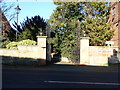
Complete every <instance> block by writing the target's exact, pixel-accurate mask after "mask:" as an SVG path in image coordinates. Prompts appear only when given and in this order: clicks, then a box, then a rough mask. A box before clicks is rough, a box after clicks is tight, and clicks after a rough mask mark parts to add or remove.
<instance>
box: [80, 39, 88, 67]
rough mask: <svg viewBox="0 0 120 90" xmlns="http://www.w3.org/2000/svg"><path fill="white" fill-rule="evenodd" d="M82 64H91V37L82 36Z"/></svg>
mask: <svg viewBox="0 0 120 90" xmlns="http://www.w3.org/2000/svg"><path fill="white" fill-rule="evenodd" d="M80 64H85V65H87V64H89V37H80Z"/></svg>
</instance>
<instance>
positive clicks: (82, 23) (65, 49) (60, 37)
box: [50, 0, 113, 57]
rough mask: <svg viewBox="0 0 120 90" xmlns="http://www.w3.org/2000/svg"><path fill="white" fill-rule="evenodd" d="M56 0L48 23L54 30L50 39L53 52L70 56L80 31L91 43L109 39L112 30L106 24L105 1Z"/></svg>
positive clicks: (106, 9) (106, 5) (99, 43)
mask: <svg viewBox="0 0 120 90" xmlns="http://www.w3.org/2000/svg"><path fill="white" fill-rule="evenodd" d="M56 1H57V0H55V2H54V4H55V5H57V8H56V10H55V11H54V13H53V14H52V15H51V18H50V22H51V24H50V25H51V27H52V30H53V31H54V32H55V38H53V39H52V40H51V41H52V43H53V44H54V45H53V46H54V51H55V52H60V53H62V56H65V57H70V56H71V54H73V52H74V49H75V46H78V44H77V43H78V42H79V37H80V35H81V36H82V32H84V33H85V34H87V36H89V37H90V44H91V45H103V41H106V40H110V38H111V37H112V35H113V30H110V25H108V24H106V22H107V20H108V15H109V6H108V4H107V2H56ZM58 1H59V0H58ZM78 21H79V24H78V23H77V22H78ZM103 33H104V34H103Z"/></svg>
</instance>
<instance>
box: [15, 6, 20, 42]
mask: <svg viewBox="0 0 120 90" xmlns="http://www.w3.org/2000/svg"><path fill="white" fill-rule="evenodd" d="M15 10H16V14H17V31H18V14H19V13H20V10H21V9H20V7H19V5H17V7H16V8H15ZM17 31H16V41H17Z"/></svg>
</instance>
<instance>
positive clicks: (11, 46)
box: [6, 42, 18, 49]
mask: <svg viewBox="0 0 120 90" xmlns="http://www.w3.org/2000/svg"><path fill="white" fill-rule="evenodd" d="M17 45H18V42H10V43H9V44H7V45H6V47H7V49H17Z"/></svg>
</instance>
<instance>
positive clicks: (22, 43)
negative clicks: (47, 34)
mask: <svg viewBox="0 0 120 90" xmlns="http://www.w3.org/2000/svg"><path fill="white" fill-rule="evenodd" d="M36 44H37V42H36V41H33V40H30V39H27V40H22V41H20V42H18V45H36Z"/></svg>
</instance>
